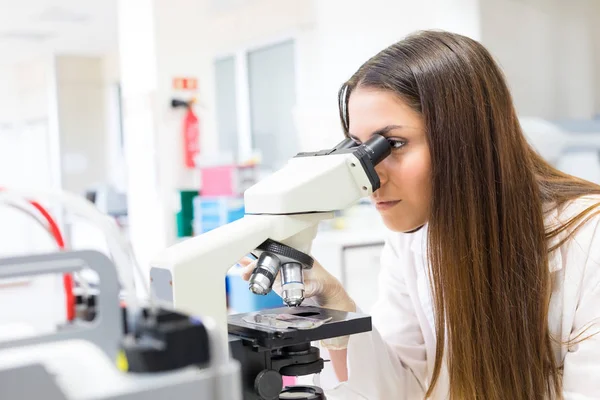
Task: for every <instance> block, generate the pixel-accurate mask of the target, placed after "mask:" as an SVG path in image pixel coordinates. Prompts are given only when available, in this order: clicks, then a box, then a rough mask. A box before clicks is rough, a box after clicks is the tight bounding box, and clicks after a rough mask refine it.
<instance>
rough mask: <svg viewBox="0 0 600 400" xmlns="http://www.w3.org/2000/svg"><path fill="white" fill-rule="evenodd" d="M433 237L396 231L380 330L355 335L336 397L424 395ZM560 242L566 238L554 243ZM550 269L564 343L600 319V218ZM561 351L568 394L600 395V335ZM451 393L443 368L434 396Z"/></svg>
mask: <svg viewBox="0 0 600 400" xmlns="http://www.w3.org/2000/svg"><path fill="white" fill-rule="evenodd" d="M598 201H600V197H598V196H588V197H586V198H582V199H579V200H577V201H575V202H573V203H571V204H570V205H568V206H567V207H565V208H563V209H562V210H559V211H557V212H554V213H553V214H552V215H550V216H549V217H548V218H547V220H546V224H552V223H555V222H556V220H559V221H560V220H562V221H564V220H566V219H568V218H569V217H570V216H573V215H576V213H577V212H579V211H581V210H583V209H584V208H585V207H586V206H588V205H591V204H594V203H595V202H598ZM426 235H427V230H426V228H425V229H421V230H420V231H418V232H416V233H413V234H401V233H390V235H389V237H388V239H387V241H386V245H385V247H384V250H383V254H382V259H381V264H382V267H381V273H380V277H379V285H380V287H379V299H378V301H377V303H376V305H375V306H374V307H373V310H374V311H373V313H372V320H373V331H372V332H368V333H363V334H358V335H354V336H351V338H350V342H349V344H348V370H349V379H348V382H346V383H342V384H338V385H337V386H335V388H334V389H332V390H328V391H327V396H328V397H327V398H328V399H329V400H334V399H345V400H351V399H368V400H389V399H409V400H412V399H422V398H423V397H424V393H425V391H426V389H427V387H428V384H429V381H430V379H431V375H432V371H433V365H434V360H435V349H436V343H435V325H434V312H433V305H432V297H431V291H430V286H429V282H428V277H427V273H426V264H425V263H426V260H425V254H426V251H425V246H426ZM561 237H562V236H561ZM558 240H560V237H558V238H556V239H555V241H554V243H556V241H558ZM549 268H550V270H551V271H552V273H553V274H554V278H555V282H556V284H555V287H554V289H553V293H552V297H551V301H550V309H549V317H548V324H549V327H550V331H551V334H552V335H553V336H554V337H557V338H560V339H561V340H562V341H563V342H564V341H567V340H568V339H571V338H573V337H575V336H576V335H577V334H578V333H579V332H581V330H582V329H584V328H585V327H587V326H589V325H590V324H591V323H594V322H596V319H597V318H598V317H600V218H599V217H598V216H596V217H594V218H593V219H592V220H590V221H588V222H587V223H586V224H585V225H584V226H582V227H581V229H580V230H579V231H578V232H577V233H576V235H575V237H574V240H572V241H570V242H568V243H566V244H564V245H563V246H562V247H561V248H559V249H558V250H557V251H555V252H554V253H553V254H551V255H550V263H549ZM599 330H600V329H599V328H598V325H593V326H592V328H591V329H590V330H588V331H587V332H586V336H587V333H593V332H597V331H599ZM555 356H556V359H557V361H558V362H559V363H564V372H563V394H564V397H565V399H567V400H572V399H600V335H596V336H594V337H592V338H590V339H587V340H585V341H583V342H581V343H579V344H578V345H574V346H571V347H570V348H567V347H566V346H564V345H563V346H561V345H559V344H557V345H555ZM329 384H331V383H329ZM323 386H324V387H326V386H327V384H324V385H323ZM447 394H448V371H447V369H446V367H443V368H442V372H441V375H440V379H439V380H438V383H437V385H436V390H435V392H434V396H433V398H434V399H445V398H447V397H448V396H447Z"/></svg>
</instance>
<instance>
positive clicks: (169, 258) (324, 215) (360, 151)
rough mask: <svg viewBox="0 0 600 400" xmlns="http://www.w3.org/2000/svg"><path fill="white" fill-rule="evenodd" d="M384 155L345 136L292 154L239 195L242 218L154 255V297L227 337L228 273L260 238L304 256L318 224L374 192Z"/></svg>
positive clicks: (380, 146)
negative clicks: (207, 319)
mask: <svg viewBox="0 0 600 400" xmlns="http://www.w3.org/2000/svg"><path fill="white" fill-rule="evenodd" d="M390 151H391V148H390V145H389V143H388V141H387V140H386V139H385V138H384V137H382V136H380V135H373V137H372V138H371V139H369V140H368V141H366V142H365V143H363V144H361V145H357V144H356V143H354V142H353V141H352V140H351V139H349V138H348V139H345V140H344V141H343V142H341V143H340V144H338V145H337V146H336V147H334V148H333V149H328V150H322V151H319V152H316V153H300V154H298V155H297V156H296V157H294V158H292V159H291V160H290V161H289V162H288V164H287V165H285V166H284V167H283V168H282V169H281V170H279V171H277V172H276V173H274V174H273V175H272V176H270V177H268V178H266V179H264V180H262V181H260V182H259V183H257V184H256V185H254V186H253V187H251V188H250V189H248V190H247V191H246V192H245V194H244V200H245V207H246V215H245V217H244V218H242V219H240V220H237V221H235V222H232V223H230V224H227V225H224V226H222V227H220V228H217V229H215V230H212V231H210V232H207V233H205V234H202V235H200V236H198V237H195V238H192V239H188V240H186V241H184V242H181V243H178V244H176V245H174V246H172V247H170V248H168V249H167V250H166V251H164V252H163V253H162V254H160V255H159V256H158V257H157V258H156V259H155V260H154V262H153V263H152V270H151V273H150V274H151V277H152V279H151V281H152V288H151V289H152V291H153V293H154V294H155V295H156V296H157V297H158V298H159V299H161V300H163V301H168V302H172V304H173V305H174V308H175V309H177V310H179V311H182V312H185V313H190V314H192V315H202V316H209V317H211V318H213V319H214V320H215V321H216V323H217V326H218V329H219V330H220V332H221V333H222V335H223V337H224V338H226V337H227V310H226V297H225V275H226V273H227V271H228V270H229V269H230V268H231V267H232V266H233V265H234V264H235V263H237V262H238V261H239V260H240V259H242V258H243V257H244V256H245V255H247V254H248V253H250V252H252V251H254V250H255V249H257V248H258V247H259V246H260V245H261V244H263V243H265V242H266V241H267V240H271V241H275V242H277V243H279V244H283V245H286V246H289V248H292V249H295V250H298V251H299V252H302V253H305V254H306V253H309V252H310V247H311V243H312V241H313V239H314V238H315V235H316V233H317V228H318V224H319V222H320V221H322V220H325V219H329V218H332V217H333V213H334V211H337V210H343V209H345V208H348V207H350V206H351V205H353V204H355V203H356V202H358V201H359V200H360V199H361V198H363V197H366V196H368V195H370V194H371V193H373V191H375V190H377V189H378V188H379V178H378V176H377V173H376V172H375V168H374V167H375V165H376V164H378V163H379V162H380V161H381V160H383V159H384V158H385V157H387V156H388V155H389V154H390ZM292 258H293V257H292ZM299 264H303V265H302V267H303V268H310V265H309V266H307V265H305V263H300V262H298V263H297V264H296V266H298V265H299ZM290 265H293V264H290ZM285 272H286V271H284V270H283V269H282V274H281V275H282V276H284V275H288V274H286V273H285ZM292 272H293V275H294V276H295V278H294V279H293V280H291V281H289V282H283V283H284V285H283V288H282V289H283V291H284V296H283V297H284V301H285V302H286V303H288V305H299V304H300V303H301V301H302V297H303V296H302V294H303V282H302V279H301V278H302V275H301V273H300V274H299V275H298V270H295V271H290V276H291V275H292V274H291V273H292ZM300 272H301V269H300ZM272 278H273V279H274V277H272ZM271 283H272V282H271ZM286 283H289V284H290V287H289V288H287V289H288V290H287V291H286ZM287 296H289V298H287ZM298 297H300V298H298Z"/></svg>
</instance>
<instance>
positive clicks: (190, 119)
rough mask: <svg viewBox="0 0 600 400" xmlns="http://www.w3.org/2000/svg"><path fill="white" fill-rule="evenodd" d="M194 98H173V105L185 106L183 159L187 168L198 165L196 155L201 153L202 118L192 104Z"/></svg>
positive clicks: (175, 106)
mask: <svg viewBox="0 0 600 400" xmlns="http://www.w3.org/2000/svg"><path fill="white" fill-rule="evenodd" d="M193 104H194V100H193V99H192V100H190V101H184V100H178V99H173V100H171V107H173V108H178V107H185V108H186V113H185V116H184V118H183V129H182V133H183V159H184V163H185V166H186V168H190V169H191V168H195V167H196V157H197V156H198V155H199V154H200V120H199V119H198V117H197V116H196V113H194V110H193V108H192V105H193Z"/></svg>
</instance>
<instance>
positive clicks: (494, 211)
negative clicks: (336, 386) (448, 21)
mask: <svg viewBox="0 0 600 400" xmlns="http://www.w3.org/2000/svg"><path fill="white" fill-rule="evenodd" d="M359 86H361V87H371V88H376V89H380V90H387V91H391V92H393V93H395V94H397V95H398V96H399V97H400V98H401V99H402V100H404V101H405V102H406V103H407V104H408V105H410V106H411V107H412V108H413V109H414V110H416V111H417V112H419V113H420V114H421V115H422V117H423V119H424V121H425V127H426V129H427V137H428V144H429V151H430V154H431V184H432V198H431V204H430V210H431V211H430V216H429V221H428V223H429V228H428V229H429V235H428V255H429V273H430V280H431V285H432V294H433V299H434V307H435V311H436V321H435V327H436V341H437V351H436V359H435V367H434V370H433V377H432V380H431V382H430V386H429V388H428V391H427V397H429V396H430V395H431V394H432V393H433V388H434V387H435V385H436V382H437V380H438V377H439V374H440V370H441V367H442V362H443V359H444V351H447V354H446V358H447V366H448V372H449V378H450V387H449V391H450V393H449V394H450V396H451V398H453V399H486V400H494V399H498V400H500V399H503V400H504V399H511V400H517V399H527V400H532V399H543V398H547V397H548V396H553V397H561V394H560V390H561V382H560V376H561V373H560V366H559V365H558V363H557V360H555V358H554V353H553V350H552V340H553V339H552V338H551V337H550V333H549V330H548V308H549V301H550V295H551V273H550V271H549V267H548V262H549V253H550V252H551V251H552V250H553V249H551V248H549V243H550V239H552V238H553V237H554V236H556V235H558V234H559V233H560V232H562V231H565V230H567V229H568V228H570V227H576V226H580V225H581V224H582V223H583V222H585V221H587V219H589V218H590V217H591V215H592V214H596V213H597V209H596V211H593V210H592V208H590V209H587V210H586V211H584V212H582V213H581V214H579V215H577V216H576V217H575V218H573V219H571V220H570V221H568V222H567V223H566V224H564V225H562V226H559V227H554V228H552V229H550V228H548V227H546V226H545V223H544V218H545V215H546V214H545V213H546V212H549V211H552V210H555V209H557V208H558V207H561V206H562V205H564V204H565V203H566V202H568V201H570V200H573V199H576V198H578V197H580V196H583V195H587V194H598V193H600V186H598V185H595V184H593V183H590V182H587V181H584V180H581V179H577V178H575V177H572V176H570V175H567V174H564V173H562V172H560V171H558V170H556V169H555V168H553V167H552V166H551V165H549V164H548V163H547V162H545V161H544V160H543V158H542V157H540V156H539V155H538V154H537V153H536V152H535V151H534V150H533V149H532V148H531V147H530V146H529V144H528V143H527V141H526V139H525V137H524V135H523V133H522V130H521V127H520V125H519V121H518V119H517V114H516V112H515V109H514V106H513V102H512V98H511V95H510V92H509V90H508V87H507V84H506V82H505V79H504V76H503V74H502V72H501V71H500V69H499V68H498V66H497V65H496V63H495V61H494V59H493V58H492V56H491V55H490V53H489V52H488V51H487V50H486V49H485V48H484V47H483V46H482V45H481V44H480V43H478V42H476V41H474V40H472V39H469V38H467V37H465V36H461V35H458V34H452V33H447V32H438V31H424V32H419V33H416V34H413V35H411V36H409V37H408V38H406V39H404V40H402V41H400V42H398V43H396V44H394V45H392V46H390V47H388V48H387V49H385V50H383V51H382V52H380V53H379V54H377V55H375V56H374V57H373V58H371V59H370V60H368V61H367V62H366V63H365V64H364V65H363V66H362V67H361V68H360V69H359V70H358V71H357V72H356V73H355V74H354V76H352V78H351V79H350V80H349V81H348V82H346V83H345V84H344V85H343V86H342V88H341V90H340V92H339V105H340V116H341V119H342V125H343V128H344V130H345V132H346V134H348V127H349V122H350V121H349V115H348V109H347V104H348V99H349V97H350V94H351V93H352V91H353V90H354V89H355V88H356V87H359ZM568 232H570V233H569V234H570V235H572V234H573V232H574V229H570V230H568ZM567 236H568V235H567ZM559 244H562V243H559ZM555 247H556V246H555Z"/></svg>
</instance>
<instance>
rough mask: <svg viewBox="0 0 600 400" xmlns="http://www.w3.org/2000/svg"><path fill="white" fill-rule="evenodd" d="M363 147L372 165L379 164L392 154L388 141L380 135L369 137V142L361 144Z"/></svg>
mask: <svg viewBox="0 0 600 400" xmlns="http://www.w3.org/2000/svg"><path fill="white" fill-rule="evenodd" d="M363 146H364V148H365V150H366V151H367V154H369V158H370V159H371V163H373V165H377V164H379V163H380V162H381V161H383V159H384V158H386V157H387V156H389V155H390V153H391V152H392V147H391V146H390V144H389V142H388V140H387V139H386V138H384V137H383V136H381V135H373V136H371V137H370V138H369V140H367V141H366V142H364V143H363Z"/></svg>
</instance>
